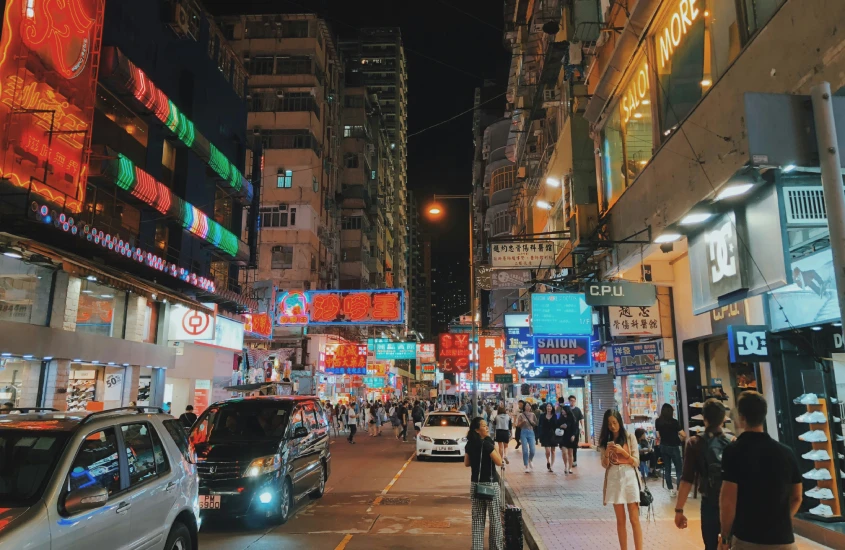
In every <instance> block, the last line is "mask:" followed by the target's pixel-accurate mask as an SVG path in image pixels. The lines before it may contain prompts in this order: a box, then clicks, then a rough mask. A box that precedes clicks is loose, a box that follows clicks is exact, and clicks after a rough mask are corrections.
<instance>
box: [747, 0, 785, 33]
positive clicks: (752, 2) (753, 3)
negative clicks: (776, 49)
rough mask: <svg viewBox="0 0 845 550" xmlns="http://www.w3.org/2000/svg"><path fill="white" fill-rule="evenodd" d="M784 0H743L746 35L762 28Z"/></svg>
mask: <svg viewBox="0 0 845 550" xmlns="http://www.w3.org/2000/svg"><path fill="white" fill-rule="evenodd" d="M785 1H786V0H743V2H742V3H743V7H744V9H745V20H746V25H747V27H748V36H751V35H752V34H754V33H755V32H757V31H759V30H760V29H761V28H763V25H765V24H766V23H767V22H768V21H769V19H771V18H772V16H773V15H774V14H775V12H776V11H778V8H780V7H781V5H783V3H784V2H785Z"/></svg>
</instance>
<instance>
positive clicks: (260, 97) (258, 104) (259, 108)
mask: <svg viewBox="0 0 845 550" xmlns="http://www.w3.org/2000/svg"><path fill="white" fill-rule="evenodd" d="M251 95H252V100H251V105H250V110H251V111H252V112H254V113H262V112H272V111H275V110H276V100H277V97H276V92H272V91H269V92H268V91H255V90H253V92H252V94H251Z"/></svg>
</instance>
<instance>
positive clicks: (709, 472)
mask: <svg viewBox="0 0 845 550" xmlns="http://www.w3.org/2000/svg"><path fill="white" fill-rule="evenodd" d="M703 438H704V471H705V472H706V478H705V479H704V482H703V483H702V484H701V492H702V494H704V495H706V496H708V497H711V498H715V497H717V496H719V491H721V490H722V454H723V453H724V452H725V449H726V448H727V446H728V445H730V444H731V440H730V439H728V437H727V436H726V435H725V434H719V435H714V436H710V437H708V436H707V435H705V436H703Z"/></svg>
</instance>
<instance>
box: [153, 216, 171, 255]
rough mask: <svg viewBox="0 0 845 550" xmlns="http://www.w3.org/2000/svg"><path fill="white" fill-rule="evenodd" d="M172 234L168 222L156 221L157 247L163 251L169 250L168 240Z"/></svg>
mask: <svg viewBox="0 0 845 550" xmlns="http://www.w3.org/2000/svg"><path fill="white" fill-rule="evenodd" d="M169 235H170V230H169V229H168V228H167V223H166V222H161V221H159V222H156V229H155V237H154V241H153V242H154V243H155V247H156V248H157V249H159V250H161V251H166V250H167V240H168V237H169Z"/></svg>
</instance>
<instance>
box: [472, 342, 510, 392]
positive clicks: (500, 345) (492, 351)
mask: <svg viewBox="0 0 845 550" xmlns="http://www.w3.org/2000/svg"><path fill="white" fill-rule="evenodd" d="M496 374H506V372H505V339H504V338H502V337H501V336H481V337H479V339H478V379H479V381H481V382H490V383H492V382H493V381H494V376H495V375H496ZM507 374H510V370H508V371H507Z"/></svg>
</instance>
